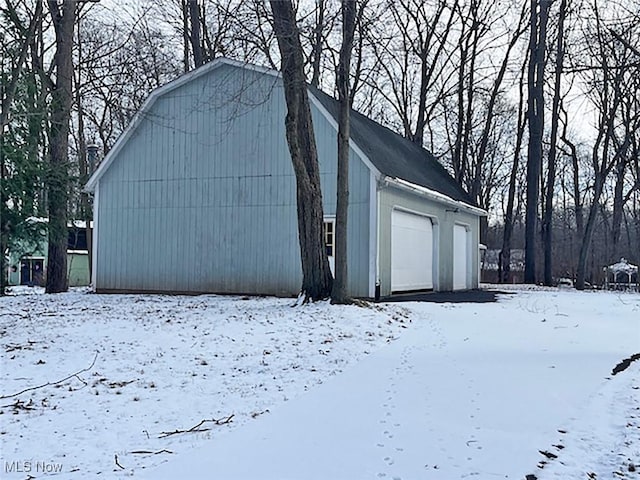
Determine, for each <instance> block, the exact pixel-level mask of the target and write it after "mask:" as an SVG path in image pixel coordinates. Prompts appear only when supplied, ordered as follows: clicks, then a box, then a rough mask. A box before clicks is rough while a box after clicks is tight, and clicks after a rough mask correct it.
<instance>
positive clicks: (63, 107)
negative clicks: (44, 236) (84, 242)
mask: <svg viewBox="0 0 640 480" xmlns="http://www.w3.org/2000/svg"><path fill="white" fill-rule="evenodd" d="M48 6H49V12H50V14H51V18H52V20H53V27H54V29H55V37H56V53H55V57H54V64H55V72H56V78H55V82H54V84H53V88H52V91H51V133H50V138H49V142H50V145H49V149H50V153H49V172H48V175H47V188H48V201H49V243H48V252H47V281H46V292H47V293H58V292H64V291H66V290H67V289H68V280H67V241H68V233H67V201H68V198H69V171H68V169H69V157H68V155H69V122H70V119H71V105H72V103H73V93H72V86H73V32H74V28H75V23H76V15H77V4H76V2H63V3H62V4H59V3H58V2H57V1H56V0H48Z"/></svg>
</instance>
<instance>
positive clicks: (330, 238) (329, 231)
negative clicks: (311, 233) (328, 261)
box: [324, 220, 336, 257]
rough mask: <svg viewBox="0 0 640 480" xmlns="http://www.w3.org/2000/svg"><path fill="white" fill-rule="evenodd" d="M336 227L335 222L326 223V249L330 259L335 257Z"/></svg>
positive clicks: (326, 221) (327, 221)
mask: <svg viewBox="0 0 640 480" xmlns="http://www.w3.org/2000/svg"><path fill="white" fill-rule="evenodd" d="M335 226H336V223H335V220H325V221H324V248H325V250H326V252H327V256H328V257H333V256H334V251H335V245H336V235H335Z"/></svg>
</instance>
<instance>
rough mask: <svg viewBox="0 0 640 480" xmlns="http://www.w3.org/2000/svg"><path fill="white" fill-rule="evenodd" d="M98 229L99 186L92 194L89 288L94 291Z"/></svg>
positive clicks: (98, 185)
mask: <svg viewBox="0 0 640 480" xmlns="http://www.w3.org/2000/svg"><path fill="white" fill-rule="evenodd" d="M99 227H100V184H97V185H96V187H95V190H94V194H93V231H92V232H91V286H92V288H93V289H94V290H95V289H96V286H97V285H96V279H97V278H98V277H97V266H98V229H99Z"/></svg>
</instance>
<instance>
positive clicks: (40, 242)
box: [8, 219, 91, 287]
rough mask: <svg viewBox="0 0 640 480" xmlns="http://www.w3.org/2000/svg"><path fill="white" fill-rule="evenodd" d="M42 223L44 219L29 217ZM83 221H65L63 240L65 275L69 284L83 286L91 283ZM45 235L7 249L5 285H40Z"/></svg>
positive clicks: (43, 265)
mask: <svg viewBox="0 0 640 480" xmlns="http://www.w3.org/2000/svg"><path fill="white" fill-rule="evenodd" d="M32 221H38V222H46V221H47V219H32ZM85 225H86V224H85V222H82V221H77V220H76V221H75V222H71V223H69V235H68V242H67V274H68V276H69V277H68V278H69V286H71V287H77V286H86V285H89V284H90V282H91V279H90V275H89V251H88V248H87V230H86V226H85ZM47 247H48V246H47V238H46V236H43V237H40V238H34V239H33V240H32V241H31V242H25V243H23V244H22V245H20V246H19V247H18V248H16V249H14V250H13V251H10V252H9V264H8V270H9V271H8V281H9V285H29V286H43V285H44V284H45V280H46V274H47V271H46V266H47V250H48V248H47Z"/></svg>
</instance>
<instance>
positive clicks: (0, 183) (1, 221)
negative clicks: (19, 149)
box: [0, 135, 9, 296]
mask: <svg viewBox="0 0 640 480" xmlns="http://www.w3.org/2000/svg"><path fill="white" fill-rule="evenodd" d="M5 170H6V168H5V166H4V137H3V136H1V135H0V296H2V295H4V293H5V288H6V286H7V260H6V257H5V252H6V251H7V248H8V246H9V223H8V218H6V217H7V215H6V213H5V212H6V209H7V202H8V201H9V198H8V196H7V194H6V193H5V189H4V186H5V183H4V182H5Z"/></svg>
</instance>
